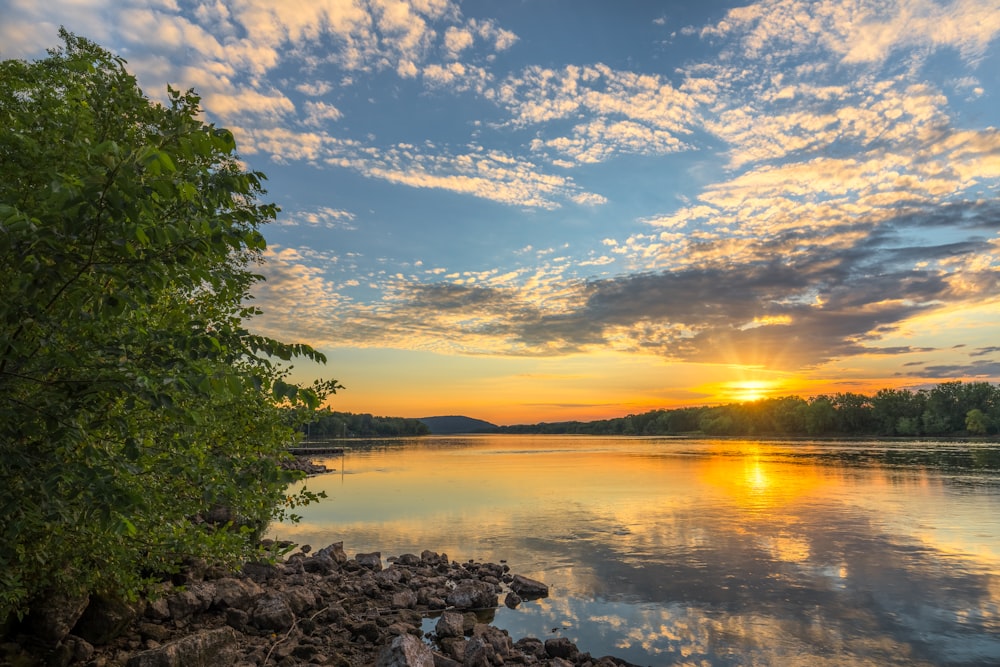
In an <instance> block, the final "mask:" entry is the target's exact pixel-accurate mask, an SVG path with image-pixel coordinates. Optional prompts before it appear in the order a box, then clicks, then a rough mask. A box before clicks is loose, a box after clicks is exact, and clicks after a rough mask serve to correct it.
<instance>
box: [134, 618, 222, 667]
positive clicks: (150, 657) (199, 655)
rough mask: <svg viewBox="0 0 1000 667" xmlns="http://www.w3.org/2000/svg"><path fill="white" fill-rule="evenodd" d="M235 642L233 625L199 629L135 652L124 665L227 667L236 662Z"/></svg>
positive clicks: (140, 666)
mask: <svg viewBox="0 0 1000 667" xmlns="http://www.w3.org/2000/svg"><path fill="white" fill-rule="evenodd" d="M237 644H238V642H237V638H236V632H235V631H234V630H233V629H232V628H229V627H226V628H217V629H215V630H202V631H201V632H196V633H194V634H192V635H188V636H187V637H182V638H181V639H178V640H176V641H172V642H170V643H168V644H164V645H163V646H160V647H157V648H154V649H150V650H148V651H142V652H141V653H136V654H135V655H133V656H132V657H131V658H129V660H128V662H127V663H126V667H228V666H229V665H232V664H233V663H234V662H236V658H237Z"/></svg>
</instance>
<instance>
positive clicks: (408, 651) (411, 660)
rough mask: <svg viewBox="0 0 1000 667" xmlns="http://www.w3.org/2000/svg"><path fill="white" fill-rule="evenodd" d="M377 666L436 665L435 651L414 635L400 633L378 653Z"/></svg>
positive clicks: (418, 666) (431, 666)
mask: <svg viewBox="0 0 1000 667" xmlns="http://www.w3.org/2000/svg"><path fill="white" fill-rule="evenodd" d="M375 665H376V667H434V653H433V652H432V651H431V649H430V647H429V646H427V645H426V644H424V643H423V642H422V641H420V640H419V639H417V638H416V637H414V636H413V635H409V634H407V635H399V636H397V637H395V638H394V639H393V640H392V642H390V643H389V644H388V645H387V646H384V647H383V648H382V650H381V651H379V654H378V660H377V661H376V663H375Z"/></svg>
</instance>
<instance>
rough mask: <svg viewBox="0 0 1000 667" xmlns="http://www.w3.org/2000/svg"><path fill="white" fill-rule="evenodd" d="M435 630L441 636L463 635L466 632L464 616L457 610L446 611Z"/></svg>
mask: <svg viewBox="0 0 1000 667" xmlns="http://www.w3.org/2000/svg"><path fill="white" fill-rule="evenodd" d="M434 632H435V633H437V636H438V637H439V638H445V637H461V636H462V635H464V634H465V627H464V617H463V615H462V614H460V613H458V612H457V611H446V612H444V613H443V614H441V617H440V618H439V619H438V622H437V625H435V626H434Z"/></svg>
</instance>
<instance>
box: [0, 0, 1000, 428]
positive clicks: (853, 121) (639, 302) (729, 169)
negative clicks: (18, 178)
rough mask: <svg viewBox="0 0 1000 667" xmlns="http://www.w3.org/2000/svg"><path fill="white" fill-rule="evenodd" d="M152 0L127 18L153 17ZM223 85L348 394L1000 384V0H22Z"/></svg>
mask: <svg viewBox="0 0 1000 667" xmlns="http://www.w3.org/2000/svg"><path fill="white" fill-rule="evenodd" d="M122 6H126V7H127V11H119V10H120V9H121V8H122ZM0 8H2V9H0V15H2V16H3V21H2V22H0V57H3V58H27V59H34V58H39V57H44V55H45V50H46V49H47V48H51V47H54V46H57V44H58V37H57V30H58V27H59V26H60V25H62V26H65V27H66V28H67V29H68V30H70V31H73V32H75V33H76V34H78V35H80V36H82V37H87V38H90V39H93V40H94V41H96V42H98V43H99V44H101V45H102V46H104V47H106V48H108V49H109V50H111V51H112V52H115V53H117V54H119V55H121V56H122V57H123V58H124V59H125V60H126V61H127V63H128V65H127V67H128V69H129V70H130V71H131V72H133V73H134V74H136V76H137V77H138V79H139V83H140V84H141V86H142V88H143V90H144V91H145V92H146V94H148V95H150V96H151V97H153V98H158V99H164V97H165V91H166V86H167V84H168V83H169V84H171V85H173V86H174V87H175V88H179V89H181V90H184V89H187V88H189V87H193V88H195V89H196V91H197V92H198V93H199V94H200V95H201V97H202V106H203V108H204V115H205V118H206V120H207V121H208V122H211V123H214V124H216V125H218V126H220V127H227V128H230V129H231V130H232V131H233V133H234V135H235V137H236V139H237V145H238V149H239V152H240V155H241V157H242V159H243V160H244V161H245V162H246V164H247V166H248V167H249V168H250V169H254V170H260V171H262V172H263V173H265V174H266V175H267V177H268V180H267V182H266V184H265V185H266V187H267V188H268V194H267V198H266V200H267V201H273V202H274V203H276V204H277V205H278V206H280V208H281V213H280V214H279V215H278V217H277V219H276V220H275V221H274V224H271V225H269V226H268V227H267V228H266V229H265V230H264V234H265V236H266V238H267V241H268V248H267V250H266V251H265V252H264V254H263V259H264V263H263V264H262V265H261V266H260V267H259V273H260V274H261V275H263V276H264V277H265V278H266V281H264V282H262V283H260V284H259V285H257V286H256V288H255V302H254V305H255V306H257V307H259V308H260V309H261V311H262V314H261V315H260V316H258V317H256V318H254V319H253V320H252V321H251V322H250V327H251V328H252V329H253V330H254V331H256V332H259V333H262V334H267V335H271V336H273V337H275V338H277V339H280V340H283V341H288V342H304V343H309V344H311V345H313V346H315V347H316V348H318V349H319V350H321V351H322V352H324V353H325V354H326V355H327V356H328V357H329V360H330V362H329V364H328V365H327V366H326V367H319V366H315V365H312V364H308V363H305V364H299V365H298V366H296V368H295V369H294V370H293V371H292V374H293V377H294V378H296V379H298V380H302V381H305V382H309V381H311V380H312V379H314V378H317V377H325V378H336V379H337V380H338V381H340V382H341V383H342V384H343V385H344V386H345V387H346V389H345V390H344V391H343V392H341V393H339V394H338V395H337V396H335V397H333V399H332V401H331V403H330V405H331V407H333V408H334V409H336V410H342V411H351V412H370V413H375V414H380V415H394V416H402V417H421V416H430V415H441V414H466V415H469V416H472V417H477V418H480V419H486V420H489V421H492V422H494V423H498V424H511V423H526V422H540V421H564V420H592V419H603V418H609V417H618V416H624V415H627V414H632V413H638V412H643V411H648V410H652V409H658V408H676V407H682V406H694V405H717V404H722V403H726V402H745V401H757V400H761V399H766V398H772V397H779V396H783V395H790V394H795V395H800V396H802V397H809V396H815V395H818V394H836V393H839V392H860V393H869V392H874V391H877V390H878V389H880V388H883V387H902V388H922V387H927V386H931V385H934V384H937V383H940V382H943V381H949V380H970V381H989V382H996V381H998V380H1000V347H998V346H997V342H996V341H997V340H998V337H1000V227H998V224H997V221H998V220H1000V199H998V197H997V195H998V192H1000V157H998V156H1000V130H998V129H997V128H998V127H1000V105H998V104H997V99H998V96H1000V19H998V16H1000V12H998V11H997V4H996V0H962V1H961V2H959V1H955V0H934V1H928V0H889V1H887V2H874V1H873V0H860V1H858V2H854V1H852V2H848V1H847V0H816V1H814V2H805V3H803V2H794V1H792V0H754V1H752V2H750V3H749V4H748V3H747V2H746V1H739V2H737V1H736V0H733V1H731V2H723V3H694V2H688V1H687V0H668V1H666V2H647V3H641V2H640V3H628V10H627V11H624V10H622V8H621V7H619V6H618V5H616V4H614V3H578V2H574V1H572V0H552V1H546V2H520V3H492V2H483V1H482V0H472V1H467V2H461V3H460V2H456V1H455V0H440V1H435V2H417V1H415V0H402V1H401V2H393V3H385V2H381V1H375V0H343V1H342V2H333V3H331V2H319V1H314V0H303V1H301V2H294V3H284V2H263V1H262V0H248V1H247V2H239V3H236V2H229V1H227V0H223V1H221V2H217V3H194V4H192V3H170V2H148V1H146V0H129V1H128V2H126V3H124V5H122V3H121V2H117V1H116V2H112V0H94V1H93V2H88V3H79V2H73V1H71V0H51V1H48V2H35V3H29V2H9V1H8V2H4V1H3V0H0Z"/></svg>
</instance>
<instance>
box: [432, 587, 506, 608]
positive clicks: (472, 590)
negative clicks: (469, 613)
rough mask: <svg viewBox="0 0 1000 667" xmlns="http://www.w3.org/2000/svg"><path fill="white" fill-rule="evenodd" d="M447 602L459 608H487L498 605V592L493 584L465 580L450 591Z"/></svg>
mask: <svg viewBox="0 0 1000 667" xmlns="http://www.w3.org/2000/svg"><path fill="white" fill-rule="evenodd" d="M445 602H447V603H448V605H449V606H452V607H455V608H457V609H486V608H492V607H496V606H497V594H496V590H495V589H494V588H493V585H492V584H488V583H486V582H484V581H463V582H461V583H460V584H458V585H457V586H455V588H454V589H452V590H451V591H449V592H448V596H447V597H446V598H445Z"/></svg>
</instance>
